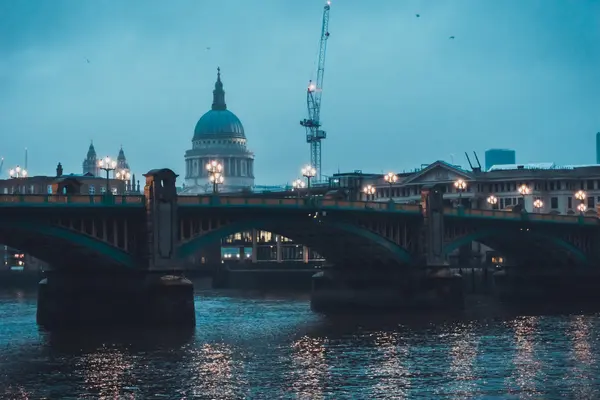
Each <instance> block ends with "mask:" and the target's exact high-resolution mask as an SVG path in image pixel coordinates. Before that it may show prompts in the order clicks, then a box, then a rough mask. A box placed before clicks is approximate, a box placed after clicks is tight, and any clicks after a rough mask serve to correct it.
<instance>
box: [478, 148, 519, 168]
mask: <svg viewBox="0 0 600 400" xmlns="http://www.w3.org/2000/svg"><path fill="white" fill-rule="evenodd" d="M516 162H517V157H516V153H515V151H514V150H510V149H489V150H486V151H485V170H486V171H489V170H490V168H492V167H493V166H494V165H512V164H515V163H516Z"/></svg>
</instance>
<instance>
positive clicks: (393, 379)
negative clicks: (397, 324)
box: [368, 332, 410, 399]
mask: <svg viewBox="0 0 600 400" xmlns="http://www.w3.org/2000/svg"><path fill="white" fill-rule="evenodd" d="M373 336H374V342H375V347H376V349H377V350H378V351H379V355H378V356H377V357H376V359H375V360H374V361H373V363H372V365H371V367H370V368H369V370H368V375H369V376H371V378H372V379H373V380H374V381H375V384H374V385H373V387H372V395H371V396H370V397H371V398H374V399H406V398H408V392H409V389H410V372H409V370H408V368H407V363H408V356H409V349H408V344H407V343H406V342H405V341H404V340H403V338H402V336H401V334H400V333H398V332H376V333H374V334H373Z"/></svg>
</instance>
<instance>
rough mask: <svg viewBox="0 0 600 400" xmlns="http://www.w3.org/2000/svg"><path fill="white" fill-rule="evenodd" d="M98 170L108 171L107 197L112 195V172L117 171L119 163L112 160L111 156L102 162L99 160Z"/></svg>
mask: <svg viewBox="0 0 600 400" xmlns="http://www.w3.org/2000/svg"><path fill="white" fill-rule="evenodd" d="M98 168H100V169H102V170H104V171H106V193H105V194H106V195H107V196H108V195H109V194H110V175H109V174H110V171H114V170H115V169H117V162H116V161H115V160H113V159H111V158H110V157H109V156H106V157H104V158H102V159H100V160H98Z"/></svg>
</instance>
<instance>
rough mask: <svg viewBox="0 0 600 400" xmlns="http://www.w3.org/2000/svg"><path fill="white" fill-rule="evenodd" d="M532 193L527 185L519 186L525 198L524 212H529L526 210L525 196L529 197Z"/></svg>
mask: <svg viewBox="0 0 600 400" xmlns="http://www.w3.org/2000/svg"><path fill="white" fill-rule="evenodd" d="M530 192H531V190H529V186H527V185H526V184H522V185H521V186H519V193H521V196H523V212H525V211H527V210H526V208H525V196H526V195H528V194H529V193H530Z"/></svg>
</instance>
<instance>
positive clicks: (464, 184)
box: [454, 179, 467, 207]
mask: <svg viewBox="0 0 600 400" xmlns="http://www.w3.org/2000/svg"><path fill="white" fill-rule="evenodd" d="M454 187H455V188H456V191H457V192H458V206H459V207H462V192H463V191H464V190H465V189H466V188H467V182H465V181H464V180H463V179H459V180H457V181H456V182H454Z"/></svg>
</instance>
